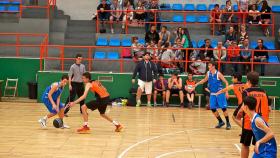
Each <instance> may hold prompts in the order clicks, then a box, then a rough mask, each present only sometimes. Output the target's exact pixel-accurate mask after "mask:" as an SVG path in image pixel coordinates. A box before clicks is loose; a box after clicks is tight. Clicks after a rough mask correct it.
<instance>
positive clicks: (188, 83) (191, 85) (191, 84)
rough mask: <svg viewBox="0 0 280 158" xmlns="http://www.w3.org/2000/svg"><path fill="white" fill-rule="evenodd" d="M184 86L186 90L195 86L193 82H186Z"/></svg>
mask: <svg viewBox="0 0 280 158" xmlns="http://www.w3.org/2000/svg"><path fill="white" fill-rule="evenodd" d="M186 86H187V88H188V89H192V88H193V87H194V86H195V81H194V80H192V81H189V80H186Z"/></svg>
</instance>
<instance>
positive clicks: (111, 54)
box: [107, 52, 120, 60]
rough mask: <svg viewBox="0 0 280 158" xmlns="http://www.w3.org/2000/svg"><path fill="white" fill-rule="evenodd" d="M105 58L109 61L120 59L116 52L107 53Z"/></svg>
mask: <svg viewBox="0 0 280 158" xmlns="http://www.w3.org/2000/svg"><path fill="white" fill-rule="evenodd" d="M107 58H108V59H111V60H117V59H119V58H120V56H119V53H118V52H109V53H108V55H107Z"/></svg>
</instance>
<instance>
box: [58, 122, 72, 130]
mask: <svg viewBox="0 0 280 158" xmlns="http://www.w3.org/2000/svg"><path fill="white" fill-rule="evenodd" d="M60 128H61V129H69V128H70V126H68V125H66V124H65V123H64V124H63V126H62V127H60Z"/></svg>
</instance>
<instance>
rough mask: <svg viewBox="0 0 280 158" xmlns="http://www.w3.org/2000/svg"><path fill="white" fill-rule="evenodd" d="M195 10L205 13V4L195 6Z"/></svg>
mask: <svg viewBox="0 0 280 158" xmlns="http://www.w3.org/2000/svg"><path fill="white" fill-rule="evenodd" d="M196 10H197V11H206V10H207V6H206V4H197V6H196Z"/></svg>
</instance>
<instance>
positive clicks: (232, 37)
mask: <svg viewBox="0 0 280 158" xmlns="http://www.w3.org/2000/svg"><path fill="white" fill-rule="evenodd" d="M232 41H237V37H236V32H235V31H234V28H233V26H230V27H229V30H228V32H227V33H226V41H225V47H228V46H229V45H231V42H232Z"/></svg>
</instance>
